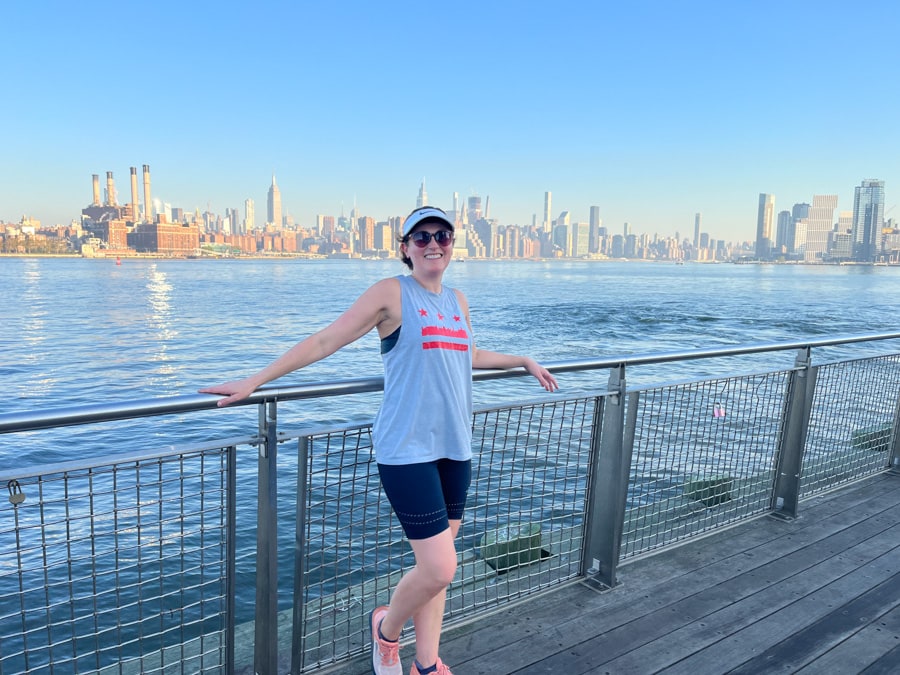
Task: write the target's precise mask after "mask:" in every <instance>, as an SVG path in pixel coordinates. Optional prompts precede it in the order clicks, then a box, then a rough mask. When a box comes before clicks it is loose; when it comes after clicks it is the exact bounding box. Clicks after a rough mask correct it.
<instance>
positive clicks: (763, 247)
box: [756, 192, 775, 260]
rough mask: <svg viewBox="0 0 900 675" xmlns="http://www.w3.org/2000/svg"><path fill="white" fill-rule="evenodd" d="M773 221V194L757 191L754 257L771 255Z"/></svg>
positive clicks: (769, 256)
mask: <svg viewBox="0 0 900 675" xmlns="http://www.w3.org/2000/svg"><path fill="white" fill-rule="evenodd" d="M774 223H775V195H770V194H766V193H765V192H760V193H759V210H758V212H757V215H756V257H757V258H759V259H760V260H768V259H770V258H771V257H772V245H773V243H774V242H773V240H772V226H773V225H774Z"/></svg>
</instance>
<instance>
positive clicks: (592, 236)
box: [588, 206, 603, 253]
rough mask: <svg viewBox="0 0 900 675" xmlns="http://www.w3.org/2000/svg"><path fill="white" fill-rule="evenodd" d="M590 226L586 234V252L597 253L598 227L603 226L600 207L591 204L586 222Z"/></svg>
mask: <svg viewBox="0 0 900 675" xmlns="http://www.w3.org/2000/svg"><path fill="white" fill-rule="evenodd" d="M588 224H589V226H590V231H589V235H588V240H589V243H588V252H589V253H599V252H600V228H601V227H603V220H602V219H601V218H600V207H599V206H592V207H591V219H590V222H589V223H588Z"/></svg>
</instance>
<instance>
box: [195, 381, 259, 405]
mask: <svg viewBox="0 0 900 675" xmlns="http://www.w3.org/2000/svg"><path fill="white" fill-rule="evenodd" d="M254 391H256V385H255V384H254V383H253V382H251V381H250V378H245V379H243V380H233V381H231V382H225V383H224V384H216V385H213V386H212V387H204V388H203V389H201V390H200V393H201V394H222V395H223V396H225V398H223V399H219V401H218V403H216V405H217V406H219V407H220V408H224V407H225V406H227V405H230V404H232V403H235V402H236V401H240V400H241V399H244V398H247V397H248V396H249V395H250V394H252V393H253V392H254Z"/></svg>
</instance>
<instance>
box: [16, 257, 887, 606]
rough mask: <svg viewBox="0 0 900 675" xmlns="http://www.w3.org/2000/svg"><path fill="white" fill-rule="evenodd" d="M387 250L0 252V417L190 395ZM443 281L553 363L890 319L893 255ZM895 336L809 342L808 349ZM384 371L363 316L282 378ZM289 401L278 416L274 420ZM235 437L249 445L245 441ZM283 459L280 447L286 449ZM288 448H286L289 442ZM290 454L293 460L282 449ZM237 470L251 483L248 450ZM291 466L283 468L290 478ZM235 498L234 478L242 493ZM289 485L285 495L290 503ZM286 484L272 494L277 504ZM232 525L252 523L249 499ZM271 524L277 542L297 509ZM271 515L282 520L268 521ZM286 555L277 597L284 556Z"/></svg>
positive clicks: (150, 433)
mask: <svg viewBox="0 0 900 675" xmlns="http://www.w3.org/2000/svg"><path fill="white" fill-rule="evenodd" d="M404 270H405V268H404V267H403V266H402V264H401V263H399V262H398V261H337V260H327V261H308V260H298V259H285V260H220V261H203V260H124V261H122V264H121V265H117V264H116V263H115V261H113V260H82V259H51V258H0V386H2V391H3V394H2V404H0V414H2V413H9V412H18V411H28V410H45V409H53V408H63V407H69V406H81V405H90V404H94V403H102V402H117V401H135V400H147V399H152V398H156V397H165V396H176V395H182V394H193V393H195V392H196V391H197V389H199V388H201V387H203V386H204V385H207V384H211V383H216V382H222V381H225V380H228V379H233V378H236V377H242V376H244V375H247V374H250V373H252V372H254V371H255V370H257V369H259V368H261V367H263V366H264V365H266V364H267V363H269V362H270V361H271V360H272V359H274V358H275V357H277V356H278V355H280V354H281V353H282V352H283V351H284V350H286V349H287V348H289V347H290V346H291V345H293V344H294V343H295V342H296V341H297V340H299V339H300V338H302V337H304V336H306V335H309V334H310V333H312V332H314V331H315V330H317V329H319V328H321V327H323V326H324V325H326V324H327V323H328V322H330V321H332V320H334V319H335V318H336V317H338V316H339V315H340V313H341V312H342V311H343V310H344V309H346V308H347V307H348V306H349V304H350V303H351V302H352V301H353V300H354V299H355V298H356V297H357V296H358V295H359V294H360V293H362V292H363V291H364V290H365V289H366V288H367V287H368V286H369V285H371V284H372V283H374V282H375V281H377V280H379V279H381V278H384V277H386V276H390V275H395V274H400V273H403V271H404ZM445 282H446V283H448V284H449V285H451V286H455V287H458V288H460V289H461V290H462V291H463V292H464V293H465V294H466V295H467V297H468V299H469V304H470V307H471V314H472V321H473V324H474V329H475V337H476V341H477V343H478V344H479V346H481V347H483V348H486V349H491V350H496V351H507V352H514V353H523V354H530V355H532V356H534V357H535V358H537V359H538V360H540V361H542V362H544V363H547V364H552V363H554V362H559V361H566V360H572V359H607V358H613V357H617V356H622V355H629V354H648V353H661V352H675V351H682V350H685V349H711V348H717V347H725V346H735V345H750V344H761V343H766V344H771V343H776V342H788V341H798V340H803V339H805V338H826V337H835V336H845V335H859V334H874V333H888V332H895V331H897V330H898V316H900V311H898V310H900V268H895V267H833V266H794V265H781V266H778V265H734V264H705V265H700V264H686V265H674V264H664V263H636V262H603V263H601V262H587V261H585V262H557V261H553V262H499V261H467V262H465V263H460V262H455V263H452V264H451V266H450V268H449V270H448V272H447V275H446V276H445ZM895 346H896V345H895V344H893V343H891V344H888V343H867V344H861V345H853V346H849V347H846V348H843V347H842V348H829V349H820V350H816V352H815V354H814V355H815V357H816V359H817V361H819V362H821V361H822V360H827V359H829V358H832V357H834V358H837V357H841V358H843V357H845V356H847V355H857V356H870V355H873V354H876V353H883V352H884V351H887V350H889V349H890V348H892V347H895ZM792 359H793V355H792V354H791V353H789V352H785V353H781V354H774V355H773V354H764V355H757V356H754V357H747V358H744V357H742V358H740V359H737V358H734V359H718V360H713V361H709V362H707V361H703V362H693V361H691V362H679V363H676V364H673V365H671V366H646V367H641V368H638V369H636V370H637V372H636V373H632V372H629V382H630V383H638V384H641V383H650V382H655V383H659V382H671V381H676V380H686V379H698V378H701V377H710V376H724V375H733V374H736V373H746V372H759V371H765V370H774V369H777V368H782V367H786V366H788V365H790V363H791V362H792ZM380 374H381V359H380V356H379V345H378V339H377V335H376V334H375V333H374V332H373V333H372V334H370V335H367V336H365V337H364V338H362V339H361V340H359V341H358V342H357V343H355V344H353V345H350V346H348V347H346V348H345V349H343V350H341V351H340V352H338V353H337V354H335V355H333V356H331V357H329V358H328V359H326V360H324V361H322V362H320V363H317V364H314V365H312V366H310V367H309V368H307V369H306V370H304V371H303V372H300V373H293V374H291V375H289V376H287V377H285V378H284V382H282V383H281V384H286V383H291V384H300V383H315V382H319V381H326V380H335V379H341V378H349V377H361V376H376V375H380ZM559 380H560V385H561V391H560V393H559V394H556V395H557V396H570V395H573V394H578V393H581V392H584V391H588V390H591V391H595V390H597V389H598V388H602V387H603V386H604V385H605V380H606V374H605V373H603V372H602V371H596V372H593V373H588V374H586V375H575V374H561V375H560V376H559ZM543 396H551V395H549V394H545V393H544V392H543V391H542V390H541V389H540V388H539V387H537V385H536V384H534V382H533V381H529V378H522V379H521V380H500V381H493V382H485V383H478V384H477V385H476V387H475V402H476V405H486V404H490V403H495V402H497V401H500V400H507V399H510V400H521V399H529V400H533V399H536V398H540V397H543ZM379 402H380V394H365V395H359V396H355V397H352V398H351V399H350V400H347V401H345V400H344V399H324V400H320V401H300V402H294V403H291V404H290V408H289V409H288V412H287V413H286V414H284V415H283V414H282V412H281V411H282V407H283V406H279V424H280V425H281V427H282V428H284V426H285V425H288V426H295V425H298V424H302V425H313V426H316V425H326V426H334V425H336V424H343V423H346V422H348V421H369V420H371V419H372V417H373V416H374V414H375V412H376V409H377V406H378V404H379ZM282 415H283V416H282ZM256 416H257V412H256V409H255V406H249V407H243V408H241V407H238V408H235V409H229V410H215V411H209V412H208V413H203V414H197V415H191V416H184V417H181V416H176V417H175V418H172V416H169V417H164V418H153V419H146V420H137V421H134V422H119V423H114V424H112V423H111V424H95V425H87V426H81V427H69V428H63V429H57V430H47V431H41V432H29V433H24V434H7V435H4V436H0V474H2V473H4V472H5V473H8V474H9V473H15V472H17V471H21V470H23V469H24V468H26V467H29V466H32V465H46V464H53V463H56V462H63V461H66V460H72V459H80V458H84V457H94V456H102V455H111V454H116V453H121V452H126V451H136V450H150V449H154V448H158V447H160V446H164V445H169V444H172V445H178V444H185V443H192V442H197V443H203V442H208V441H209V439H211V438H216V439H221V438H223V437H230V436H237V435H240V436H245V437H246V436H250V435H253V434H254V433H255V431H256V424H257V419H256ZM245 449H246V448H245ZM281 457H282V455H281V454H279V461H281ZM287 459H289V460H290V458H289V457H288V458H287ZM292 461H293V462H294V469H296V457H294V458H293V460H292ZM245 462H246V463H243V462H242V463H241V464H240V465H239V468H238V471H239V475H238V482H239V485H240V487H241V489H242V490H243V489H245V488H246V493H247V494H248V495H251V494H252V492H253V490H254V488H255V480H256V479H255V461H254V458H253V453H252V452H250V453H247V457H246V458H245ZM288 482H290V481H288ZM242 494H243V493H242ZM291 495H292V492H291V491H290V490H286V494H285V495H284V496H283V497H284V499H283V503H282V504H281V505H280V506H279V510H280V511H281V510H282V509H283V510H284V511H285V512H286V513H288V514H289V513H290V512H291V510H292V509H293V508H294V506H293V503H292V502H291V500H290V497H291ZM281 498H282V496H281V495H280V497H279V499H280V500H281ZM242 502H246V504H243V503H242V505H241V506H242V508H241V509H240V510H239V513H238V515H237V518H238V520H239V523H238V528H239V532H246V533H252V531H253V529H254V527H255V507H254V506H253V500H252V499H247V500H242ZM284 527H285V531H284V532H280V534H279V538H282V539H283V540H284V541H287V542H290V541H291V537H292V533H291V530H290V527H291V523H290V519H286V521H285V525H284ZM279 529H281V525H280V526H279ZM238 547H239V548H238V559H239V560H238V574H239V577H240V578H241V583H240V585H239V591H238V592H239V595H240V598H239V600H240V602H239V607H240V608H241V609H240V612H239V614H240V616H239V617H238V618H239V620H247V619H249V618H251V617H252V605H253V600H252V594H253V566H252V559H253V555H254V551H255V540H254V539H252V538H247V539H242V540H241V541H240V542H239V544H238ZM290 554H291V550H290V548H289V547H288V549H286V552H285V556H286V557H285V559H284V560H282V561H281V563H280V571H281V574H280V576H284V577H285V578H284V579H283V583H282V585H283V587H284V589H285V592H284V593H282V594H280V596H279V597H280V605H281V606H282V607H285V606H289V604H290V600H291V596H290V581H291V579H290V577H291V573H292V564H291V562H290Z"/></svg>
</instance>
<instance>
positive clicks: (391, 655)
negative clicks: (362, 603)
mask: <svg viewBox="0 0 900 675" xmlns="http://www.w3.org/2000/svg"><path fill="white" fill-rule="evenodd" d="M387 611H388V608H387V606H386V605H382V606H381V607H376V608H375V609H373V610H372V615H371V620H370V623H371V624H372V672H373V673H374V674H375V675H403V666H402V665H400V643H399V642H391V641H390V640H382V639H381V638H380V637H379V635H378V628H379V626H381V620H382V619H383V618H384V617H385V615H386V614H387ZM413 667H415V666H413Z"/></svg>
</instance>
